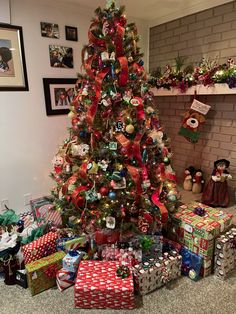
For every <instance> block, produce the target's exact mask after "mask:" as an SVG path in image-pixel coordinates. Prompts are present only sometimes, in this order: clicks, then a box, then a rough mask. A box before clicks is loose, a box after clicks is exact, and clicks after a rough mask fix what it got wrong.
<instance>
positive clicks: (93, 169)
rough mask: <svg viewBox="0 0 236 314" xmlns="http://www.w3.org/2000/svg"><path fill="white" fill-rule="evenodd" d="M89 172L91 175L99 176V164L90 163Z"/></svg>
mask: <svg viewBox="0 0 236 314" xmlns="http://www.w3.org/2000/svg"><path fill="white" fill-rule="evenodd" d="M87 171H88V173H89V174H97V173H98V164H96V162H94V161H93V162H89V163H88V165H87Z"/></svg>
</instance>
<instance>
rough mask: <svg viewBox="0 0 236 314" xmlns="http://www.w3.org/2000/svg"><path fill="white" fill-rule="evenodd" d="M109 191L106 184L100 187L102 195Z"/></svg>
mask: <svg viewBox="0 0 236 314" xmlns="http://www.w3.org/2000/svg"><path fill="white" fill-rule="evenodd" d="M108 192H109V189H108V188H107V187H105V186H102V187H101V188H100V189H99V193H101V194H102V196H106V195H107V194H108Z"/></svg>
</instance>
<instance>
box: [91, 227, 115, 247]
mask: <svg viewBox="0 0 236 314" xmlns="http://www.w3.org/2000/svg"><path fill="white" fill-rule="evenodd" d="M119 239H120V230H115V229H114V230H112V229H102V230H97V231H96V232H95V233H94V240H95V241H96V243H97V245H102V244H114V243H117V242H118V241H119Z"/></svg>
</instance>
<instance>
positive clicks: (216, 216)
mask: <svg viewBox="0 0 236 314" xmlns="http://www.w3.org/2000/svg"><path fill="white" fill-rule="evenodd" d="M186 206H187V208H186ZM183 207H184V208H185V209H187V210H188V211H192V212H195V211H196V209H202V210H204V215H203V217H204V218H210V219H212V220H215V221H217V222H218V223H219V224H220V232H224V231H225V230H226V229H227V228H228V227H229V226H230V225H231V223H232V218H233V215H232V214H228V213H226V212H224V211H223V210H219V209H216V208H213V207H210V206H208V205H205V204H202V203H199V202H192V203H190V204H188V205H183Z"/></svg>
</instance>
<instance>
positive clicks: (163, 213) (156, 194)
mask: <svg viewBox="0 0 236 314" xmlns="http://www.w3.org/2000/svg"><path fill="white" fill-rule="evenodd" d="M159 195H160V189H157V190H156V191H155V192H154V193H153V194H152V196H151V199H152V202H153V204H155V205H156V206H157V207H158V208H159V209H160V212H161V222H162V223H166V222H167V220H168V210H167V208H166V207H165V205H164V204H163V203H162V202H161V201H160V200H159Z"/></svg>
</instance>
